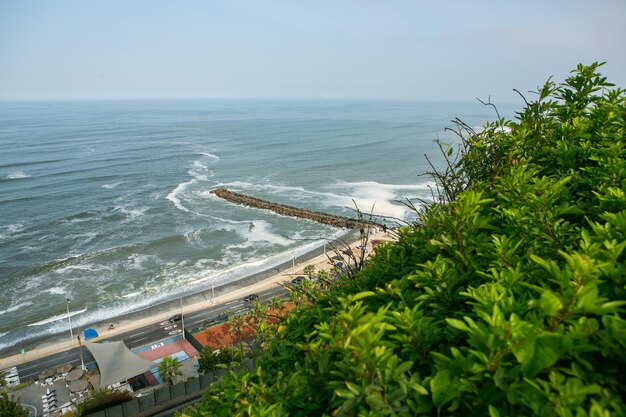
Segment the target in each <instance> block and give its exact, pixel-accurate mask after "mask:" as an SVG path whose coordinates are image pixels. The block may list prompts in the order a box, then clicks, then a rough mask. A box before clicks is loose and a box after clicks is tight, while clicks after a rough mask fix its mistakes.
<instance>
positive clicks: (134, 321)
mask: <svg viewBox="0 0 626 417" xmlns="http://www.w3.org/2000/svg"><path fill="white" fill-rule="evenodd" d="M391 240H394V238H393V235H392V234H389V233H386V232H383V231H377V232H376V233H371V234H370V236H369V244H368V246H367V247H366V248H365V250H366V256H370V255H371V253H372V252H373V250H374V248H373V246H372V243H371V242H372V241H391ZM359 243H360V239H357V240H355V241H353V242H352V243H350V245H349V246H350V249H351V250H353V251H355V252H356V251H358V248H357V245H359ZM337 249H345V248H341V247H338V248H337ZM334 255H335V253H334V252H331V251H330V250H328V252H327V254H322V255H319V256H316V257H314V258H312V259H308V260H304V261H300V262H298V263H296V265H295V267H291V268H287V269H283V270H282V271H280V272H278V273H276V274H274V275H272V276H270V277H269V278H265V279H262V280H260V281H258V282H255V283H252V284H250V285H247V286H243V287H241V288H237V289H235V290H233V291H230V292H227V293H225V294H221V295H218V296H216V297H215V298H214V299H208V300H207V299H205V298H202V297H196V298H195V300H194V302H190V303H187V302H185V305H184V307H183V312H184V314H185V315H186V314H191V313H196V312H200V311H203V310H206V309H209V308H212V307H215V306H217V305H220V304H225V303H229V302H232V301H233V300H240V299H242V298H243V297H245V296H246V295H248V294H250V293H256V292H260V291H263V290H268V289H271V288H273V287H274V288H275V287H277V286H278V285H280V284H283V285H286V284H287V283H289V282H290V281H291V279H292V278H293V277H294V276H297V275H304V273H303V268H304V267H305V266H307V265H314V266H315V269H316V270H330V269H331V268H332V266H333V264H332V262H330V261H329V258H330V257H332V256H334ZM189 298H191V297H189ZM198 298H199V299H200V300H201V301H197V300H198ZM156 310H157V311H151V312H150V314H146V313H145V312H143V314H142V312H137V313H132V314H129V315H127V316H122V317H119V318H115V319H111V320H109V321H107V322H102V323H97V324H95V325H93V326H91V327H93V328H94V329H95V330H96V331H97V332H98V334H99V335H100V336H98V337H97V338H94V339H91V340H90V342H99V341H103V340H106V339H109V338H112V337H115V336H119V335H122V334H124V333H128V332H131V331H138V330H140V329H142V328H146V327H153V326H154V325H155V324H158V323H160V322H162V321H164V320H167V319H168V318H169V317H171V316H173V315H175V314H180V312H181V306H180V304H178V303H175V302H170V303H166V304H163V306H162V308H161V307H159V308H157V309H156ZM110 324H113V326H114V328H113V329H111V330H109V325H110ZM63 339H65V340H63ZM76 347H78V341H77V340H72V341H70V340H67V336H57V337H53V338H50V339H45V340H43V341H38V342H36V344H35V345H34V346H30V348H29V349H28V350H27V351H26V352H25V354H14V355H9V356H6V357H3V358H0V369H6V368H9V367H12V366H17V365H21V364H25V363H28V362H31V361H34V360H37V359H42V358H45V357H48V356H51V355H55V354H58V353H61V352H65V351H67V350H70V349H73V348H76Z"/></svg>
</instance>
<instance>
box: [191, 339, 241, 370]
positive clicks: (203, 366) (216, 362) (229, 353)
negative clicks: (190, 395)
mask: <svg viewBox="0 0 626 417" xmlns="http://www.w3.org/2000/svg"><path fill="white" fill-rule="evenodd" d="M233 356H234V352H233V349H230V348H228V347H225V346H224V347H222V348H220V349H219V351H217V352H214V351H213V348H211V347H205V348H204V349H202V350H201V351H200V356H199V357H198V364H199V365H200V368H199V369H198V371H199V372H202V373H205V374H206V373H208V372H211V371H215V370H217V369H220V368H221V367H224V366H225V365H229V364H230V363H231V362H232V359H233Z"/></svg>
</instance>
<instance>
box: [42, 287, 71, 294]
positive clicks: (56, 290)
mask: <svg viewBox="0 0 626 417" xmlns="http://www.w3.org/2000/svg"><path fill="white" fill-rule="evenodd" d="M42 292H47V293H49V294H59V295H65V294H67V291H66V290H65V288H61V287H52V288H48V289H45V290H42Z"/></svg>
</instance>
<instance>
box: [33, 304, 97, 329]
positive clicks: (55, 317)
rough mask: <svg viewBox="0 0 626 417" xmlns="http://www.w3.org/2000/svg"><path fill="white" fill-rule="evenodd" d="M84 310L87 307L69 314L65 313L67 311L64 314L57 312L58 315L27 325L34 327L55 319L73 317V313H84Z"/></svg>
mask: <svg viewBox="0 0 626 417" xmlns="http://www.w3.org/2000/svg"><path fill="white" fill-rule="evenodd" d="M85 311H87V309H86V308H84V309H82V310H76V311H70V314H67V313H65V314H59V315H58V316H53V317H50V318H48V319H45V320H41V321H38V322H36V323H31V324H29V325H28V326H30V327H34V326H41V325H42V324H48V323H53V322H55V321H59V320H64V319H66V318H68V317H73V316H75V315H77V314H81V313H84V312H85Z"/></svg>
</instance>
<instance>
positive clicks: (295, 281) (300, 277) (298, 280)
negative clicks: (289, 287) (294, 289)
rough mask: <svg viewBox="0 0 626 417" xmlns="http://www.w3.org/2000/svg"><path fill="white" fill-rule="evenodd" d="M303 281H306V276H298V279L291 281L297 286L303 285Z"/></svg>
mask: <svg viewBox="0 0 626 417" xmlns="http://www.w3.org/2000/svg"><path fill="white" fill-rule="evenodd" d="M302 281H304V276H302V275H298V276H297V277H295V278H294V279H292V280H291V283H292V284H294V285H297V284H299V283H301V282H302Z"/></svg>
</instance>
